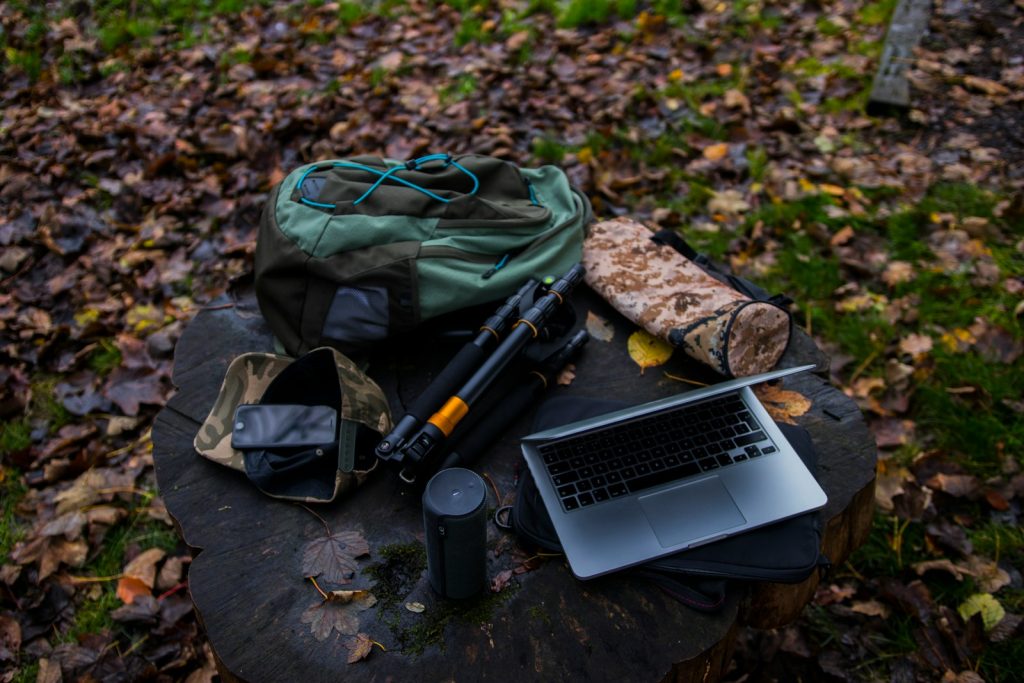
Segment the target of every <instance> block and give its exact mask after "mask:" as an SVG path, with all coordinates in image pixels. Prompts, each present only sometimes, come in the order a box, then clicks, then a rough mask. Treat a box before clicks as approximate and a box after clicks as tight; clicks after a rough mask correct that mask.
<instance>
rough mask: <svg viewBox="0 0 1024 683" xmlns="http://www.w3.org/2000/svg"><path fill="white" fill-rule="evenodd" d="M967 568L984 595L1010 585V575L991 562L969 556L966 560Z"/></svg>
mask: <svg viewBox="0 0 1024 683" xmlns="http://www.w3.org/2000/svg"><path fill="white" fill-rule="evenodd" d="M967 566H968V567H969V568H970V570H971V574H972V575H973V576H974V580H975V581H976V582H977V583H978V587H979V588H981V590H983V591H985V592H986V593H995V592H996V591H998V590H999V589H1000V588H1003V587H1005V586H1008V585H1010V575H1009V574H1008V573H1007V572H1006V571H1005V570H1003V569H1001V568H1000V567H999V565H998V564H997V563H995V562H993V561H991V560H987V559H985V558H983V557H978V556H977V555H971V556H970V557H968V558H967Z"/></svg>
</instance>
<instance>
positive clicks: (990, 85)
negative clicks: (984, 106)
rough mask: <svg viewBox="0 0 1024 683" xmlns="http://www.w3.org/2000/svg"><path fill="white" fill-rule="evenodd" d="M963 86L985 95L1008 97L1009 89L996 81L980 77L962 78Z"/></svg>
mask: <svg viewBox="0 0 1024 683" xmlns="http://www.w3.org/2000/svg"><path fill="white" fill-rule="evenodd" d="M964 85H966V86H967V87H968V88H970V89H971V90H978V91H980V92H983V93H985V94H986V95H1009V94H1010V91H1009V89H1008V88H1007V87H1006V86H1005V85H1003V84H1002V83H1000V82H998V81H993V80H992V79H990V78H982V77H980V76H964Z"/></svg>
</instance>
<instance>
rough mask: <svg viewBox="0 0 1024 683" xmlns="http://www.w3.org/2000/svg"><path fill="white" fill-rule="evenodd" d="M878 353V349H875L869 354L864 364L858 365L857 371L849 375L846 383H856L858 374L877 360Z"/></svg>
mask: <svg viewBox="0 0 1024 683" xmlns="http://www.w3.org/2000/svg"><path fill="white" fill-rule="evenodd" d="M879 353H880V351H879V350H878V349H875V350H874V351H872V352H871V353H869V354H868V357H867V358H865V359H864V362H862V363H861V364H860V365H858V366H857V369H856V370H854V371H853V374H852V375H850V379H849V380H848V383H849V384H853V383H854V382H855V381H857V378H858V377H860V374H861V373H862V372H864V371H865V370H867V369H868V366H869V365H871V363H873V362H874V360H875V359H876V358H878V354H879Z"/></svg>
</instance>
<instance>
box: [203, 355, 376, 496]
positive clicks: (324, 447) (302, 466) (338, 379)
mask: <svg viewBox="0 0 1024 683" xmlns="http://www.w3.org/2000/svg"><path fill="white" fill-rule="evenodd" d="M246 404H259V405H275V404H278V405H289V406H294V405H301V406H329V407H332V408H336V409H337V418H338V419H336V420H333V424H334V429H333V430H332V432H333V437H332V438H330V439H325V442H324V443H317V444H313V445H303V446H295V447H264V448H247V449H245V450H242V449H238V448H233V447H232V432H233V431H234V430H235V429H237V428H240V427H241V426H242V425H241V423H239V422H236V419H235V410H236V409H237V408H238V406H240V405H246ZM332 419H333V418H332ZM389 431H391V415H390V412H389V410H388V402H387V399H386V398H385V397H384V393H383V392H382V391H381V389H380V387H378V386H377V384H376V383H375V382H374V381H373V380H371V379H370V378H369V377H367V376H366V375H365V374H364V373H363V372H362V371H361V370H360V369H359V368H358V367H357V366H356V365H355V363H353V362H352V361H351V360H349V359H348V358H346V357H345V356H343V355H342V354H341V353H339V352H338V351H336V350H334V349H330V348H319V349H315V350H313V351H310V352H309V353H307V354H306V355H304V356H302V357H301V358H298V359H293V358H289V357H287V356H277V355H274V354H270V353H246V354H243V355H241V356H238V357H237V358H235V359H234V360H233V361H232V362H231V364H230V365H229V366H228V370H227V373H226V375H225V377H224V383H223V384H222V385H221V390H220V394H219V395H218V396H217V400H216V402H215V403H214V405H213V408H212V409H211V410H210V414H209V415H208V416H207V418H206V420H205V421H204V422H203V424H202V426H201V427H200V428H199V433H198V434H197V435H196V438H195V442H194V445H195V449H196V451H198V452H199V454H200V455H202V456H203V457H204V458H208V459H209V460H212V461H214V462H216V463H218V464H221V465H224V466H226V467H230V468H231V469H234V470H239V471H240V472H244V473H245V475H246V476H247V477H248V478H249V480H250V481H251V482H252V483H253V484H255V485H256V487H257V488H259V489H260V490H261V491H263V493H266V494H267V495H269V496H272V497H274V498H280V499H284V500H297V501H303V502H313V503H323V502H329V501H332V500H334V499H335V498H337V497H338V496H340V495H342V494H344V493H346V492H347V491H349V490H351V489H352V488H354V487H355V486H357V485H358V484H360V483H362V481H363V480H364V479H365V478H366V476H367V475H368V474H369V473H370V472H371V471H372V470H373V469H374V468H375V467H376V465H377V457H376V455H374V452H373V449H374V447H375V446H376V445H377V443H378V442H379V441H380V439H381V437H382V436H383V435H384V434H387V433H388V432H389Z"/></svg>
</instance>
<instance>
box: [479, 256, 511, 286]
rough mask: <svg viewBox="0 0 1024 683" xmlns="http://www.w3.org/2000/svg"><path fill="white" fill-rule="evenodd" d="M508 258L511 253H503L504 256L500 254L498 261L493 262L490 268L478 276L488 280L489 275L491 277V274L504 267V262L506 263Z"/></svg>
mask: <svg viewBox="0 0 1024 683" xmlns="http://www.w3.org/2000/svg"><path fill="white" fill-rule="evenodd" d="M510 258H512V255H511V254H505V255H504V256H502V257H501V260H500V261H498V262H497V263H495V264H494V266H493V267H492V268H491V269H490V270H488V271H487V272H486V273H484V274H483V275H481V276H480V277H482V278H483V279H485V280H490V279H491V277H492V276H493V275H494V274H495V273H497V272H498V271H499V270H501V269H502V268H504V267H505V265H506V264H507V263H508V260H509V259H510Z"/></svg>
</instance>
